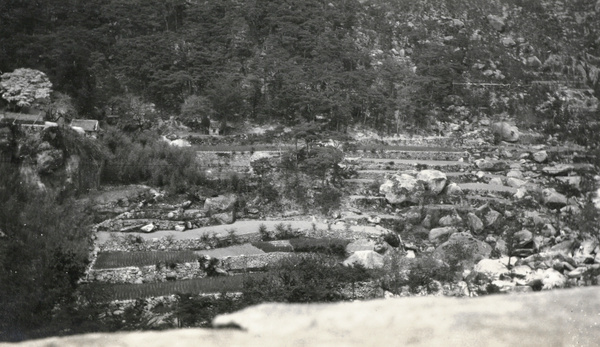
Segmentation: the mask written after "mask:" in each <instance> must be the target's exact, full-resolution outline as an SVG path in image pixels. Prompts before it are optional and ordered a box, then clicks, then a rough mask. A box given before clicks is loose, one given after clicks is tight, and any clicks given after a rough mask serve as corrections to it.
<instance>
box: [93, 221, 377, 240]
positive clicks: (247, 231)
mask: <svg viewBox="0 0 600 347" xmlns="http://www.w3.org/2000/svg"><path fill="white" fill-rule="evenodd" d="M282 223H283V224H284V225H285V226H287V225H288V224H289V225H290V226H291V227H292V229H300V230H311V229H312V228H313V222H311V221H290V220H268V221H263V220H243V221H237V222H235V223H233V224H226V225H214V226H208V227H202V228H196V229H190V230H186V231H174V230H158V231H156V232H153V233H141V232H132V233H117V232H108V231H100V232H98V233H97V237H98V239H97V240H96V243H97V244H99V245H100V244H104V243H105V242H106V241H107V240H108V239H109V238H110V235H111V234H115V235H134V236H140V237H141V238H143V239H144V240H152V239H155V238H162V237H167V236H172V237H173V239H175V240H187V239H198V238H201V237H202V235H208V236H212V235H213V234H216V235H217V237H225V236H227V235H228V233H229V231H230V230H235V234H236V235H238V236H250V235H252V234H257V233H258V228H259V227H260V225H261V224H264V225H265V226H266V227H267V230H269V231H272V230H275V227H276V226H277V225H278V224H282ZM314 224H315V227H316V228H317V229H319V230H328V228H331V230H334V231H343V230H345V229H346V226H345V224H343V223H339V224H329V225H328V224H326V223H323V222H318V221H317V222H315V223H314ZM350 229H351V230H352V232H355V233H358V234H371V235H379V234H381V231H382V229H380V228H377V227H374V226H368V225H352V226H350Z"/></svg>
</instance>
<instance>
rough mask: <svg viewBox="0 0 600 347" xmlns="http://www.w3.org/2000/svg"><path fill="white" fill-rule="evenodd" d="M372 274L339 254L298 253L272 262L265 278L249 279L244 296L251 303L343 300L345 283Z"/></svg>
mask: <svg viewBox="0 0 600 347" xmlns="http://www.w3.org/2000/svg"><path fill="white" fill-rule="evenodd" d="M371 278H372V274H371V273H370V272H369V271H367V270H365V269H364V268H361V267H345V266H342V265H341V264H339V262H338V260H337V259H336V258H332V257H327V256H323V255H321V256H296V257H290V258H286V259H284V260H281V261H280V262H278V263H277V264H274V265H272V266H270V267H269V269H268V272H267V274H266V275H265V276H264V277H263V278H258V279H250V280H248V281H246V283H245V284H244V290H243V298H244V301H245V302H246V303H248V304H254V303H259V302H264V301H275V302H303V303H304V302H331V301H340V300H345V299H348V298H347V297H346V296H345V294H343V291H342V289H343V287H344V285H345V284H348V283H355V282H359V281H367V280H370V279H371Z"/></svg>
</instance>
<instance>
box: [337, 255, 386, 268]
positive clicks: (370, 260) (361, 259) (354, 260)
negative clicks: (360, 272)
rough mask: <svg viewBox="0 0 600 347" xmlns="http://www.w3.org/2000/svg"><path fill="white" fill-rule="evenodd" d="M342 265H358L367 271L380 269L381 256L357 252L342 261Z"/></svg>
mask: <svg viewBox="0 0 600 347" xmlns="http://www.w3.org/2000/svg"><path fill="white" fill-rule="evenodd" d="M343 264H344V265H345V266H354V265H360V266H363V267H365V268H367V269H381V268H382V267H383V256H382V255H381V254H379V253H377V252H375V251H357V252H354V253H353V254H352V255H351V256H349V257H348V258H347V259H346V260H344V263H343Z"/></svg>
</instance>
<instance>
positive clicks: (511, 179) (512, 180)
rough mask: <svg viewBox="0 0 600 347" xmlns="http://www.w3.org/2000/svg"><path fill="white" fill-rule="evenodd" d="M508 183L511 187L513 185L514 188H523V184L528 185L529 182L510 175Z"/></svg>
mask: <svg viewBox="0 0 600 347" xmlns="http://www.w3.org/2000/svg"><path fill="white" fill-rule="evenodd" d="M506 184H507V185H508V186H509V187H513V188H521V187H522V186H524V185H526V184H527V182H525V181H523V180H521V179H518V178H514V177H509V178H507V179H506Z"/></svg>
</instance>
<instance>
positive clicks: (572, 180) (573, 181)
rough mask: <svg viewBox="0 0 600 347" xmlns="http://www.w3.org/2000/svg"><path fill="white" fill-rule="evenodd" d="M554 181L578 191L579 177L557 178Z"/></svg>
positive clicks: (579, 186) (579, 185)
mask: <svg viewBox="0 0 600 347" xmlns="http://www.w3.org/2000/svg"><path fill="white" fill-rule="evenodd" d="M556 179H557V180H558V181H560V182H562V183H563V184H567V185H569V186H570V187H571V188H573V189H576V190H579V189H580V188H581V176H559V177H556Z"/></svg>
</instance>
